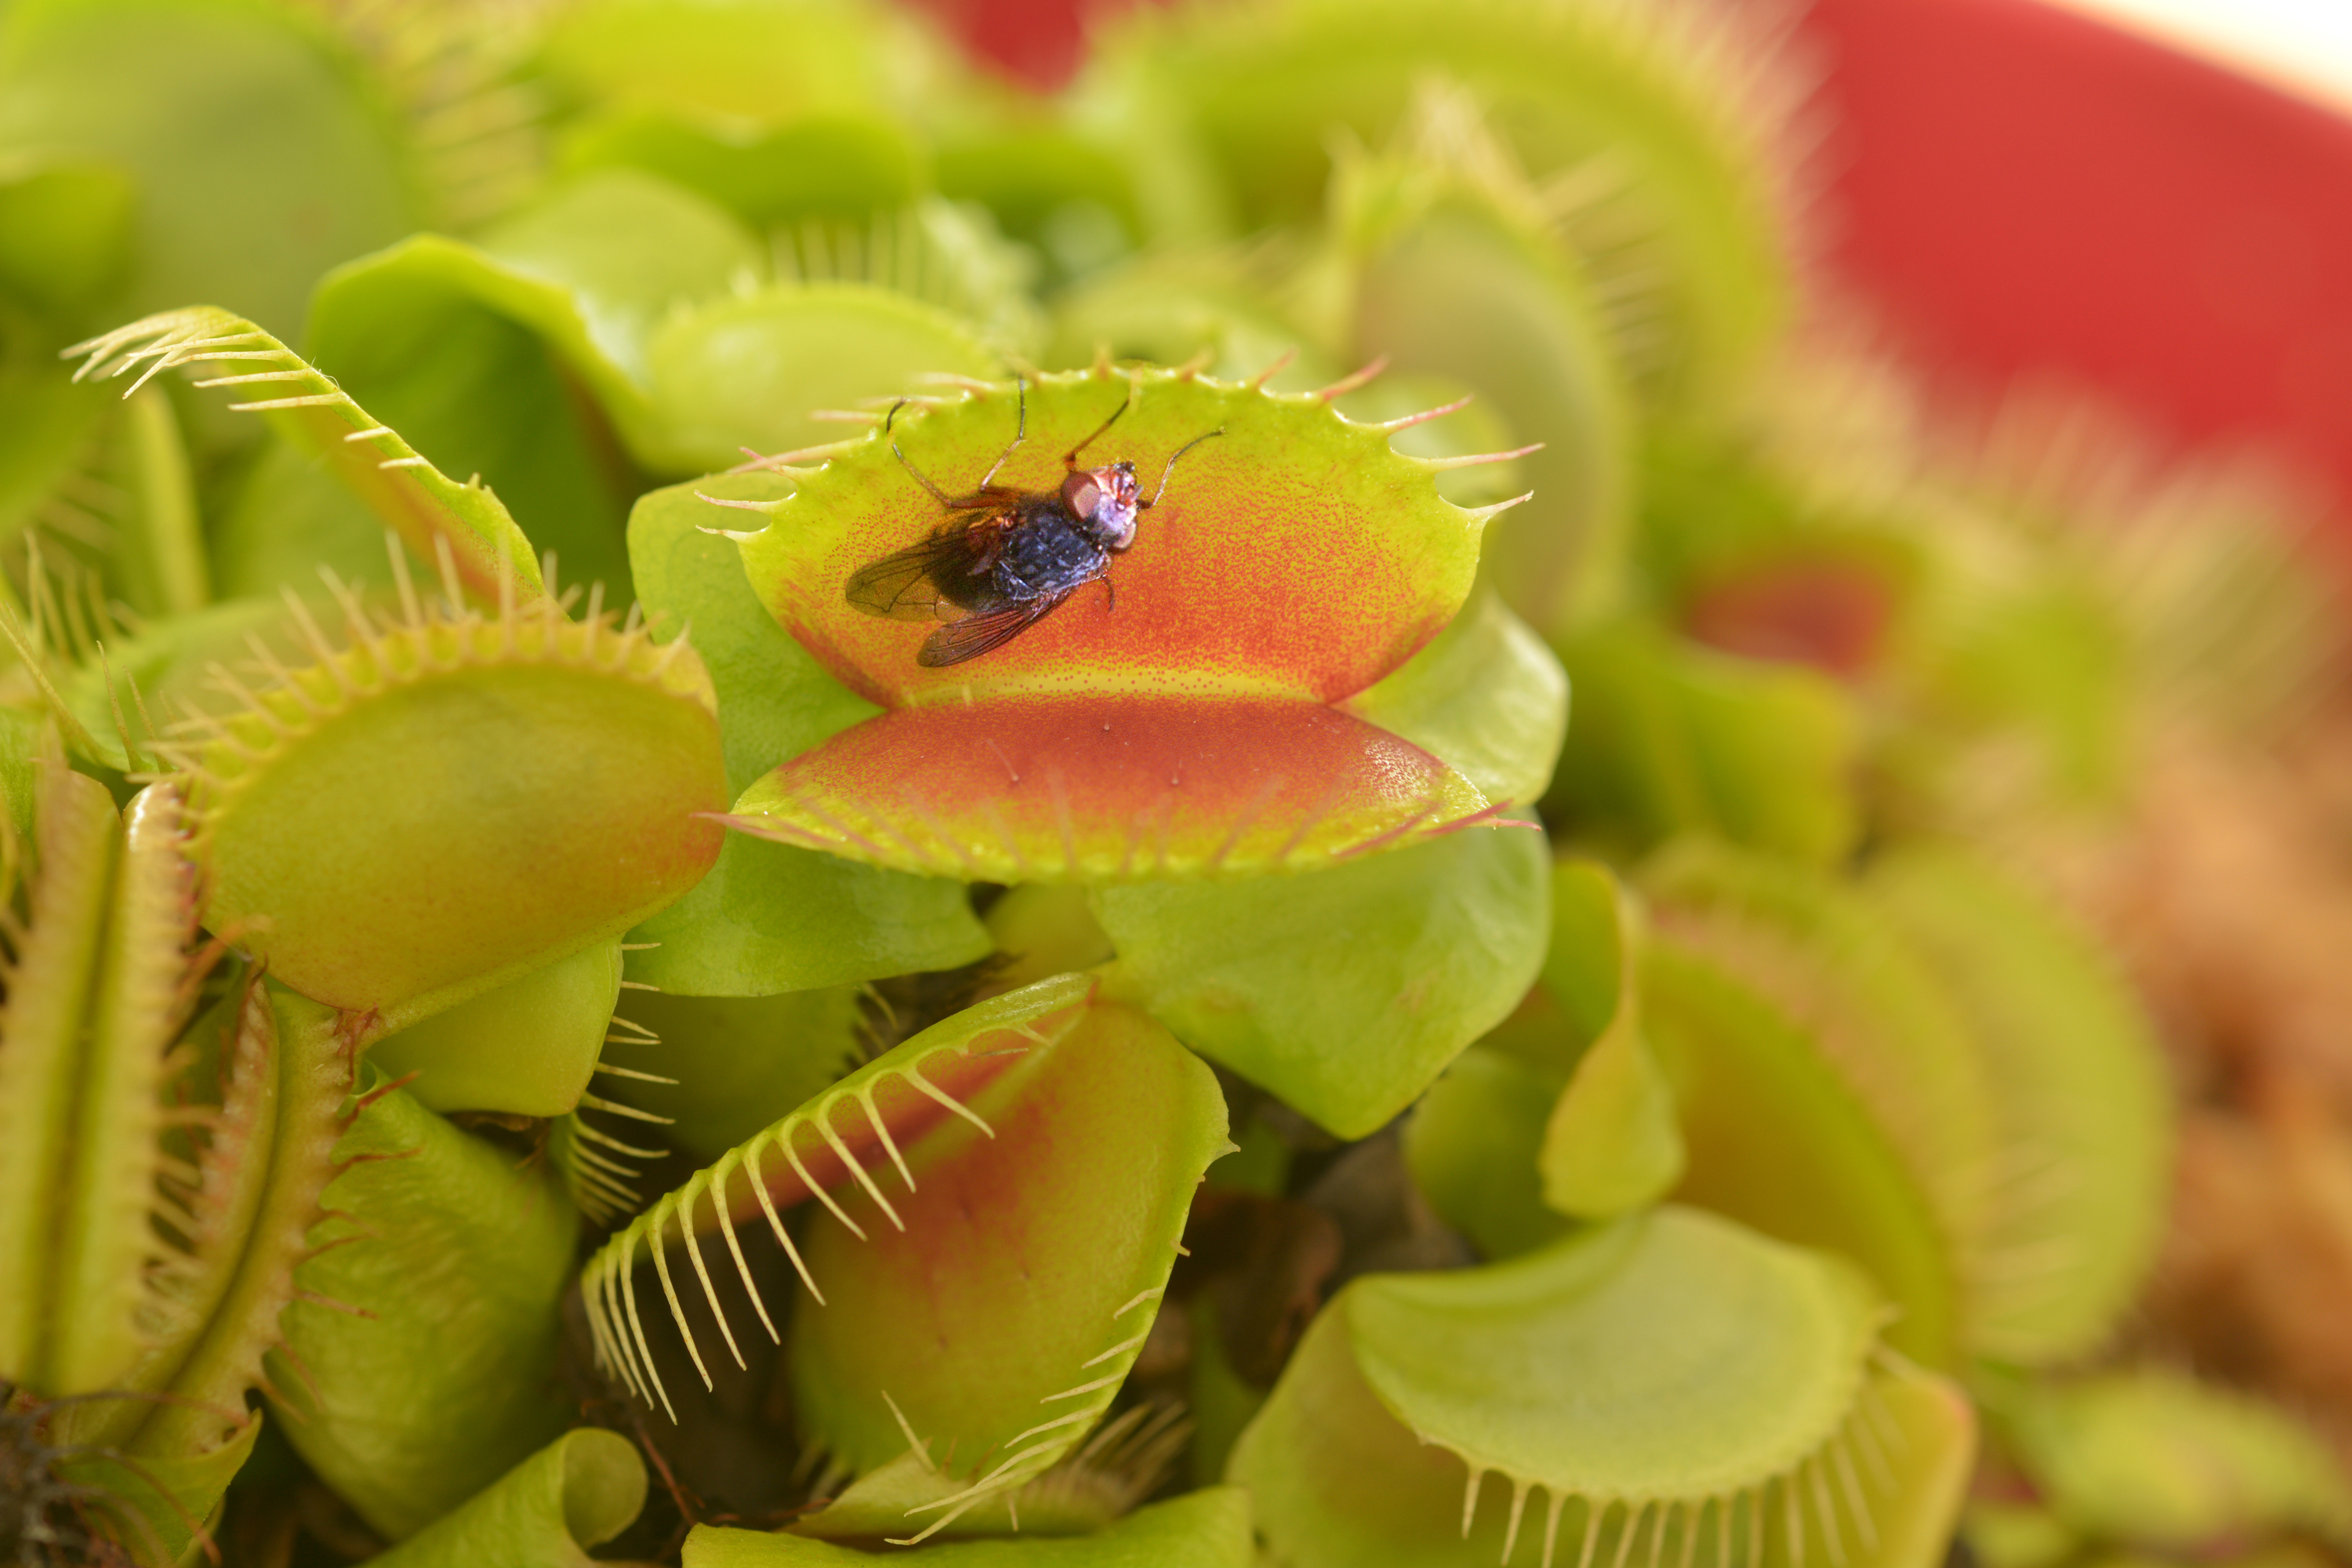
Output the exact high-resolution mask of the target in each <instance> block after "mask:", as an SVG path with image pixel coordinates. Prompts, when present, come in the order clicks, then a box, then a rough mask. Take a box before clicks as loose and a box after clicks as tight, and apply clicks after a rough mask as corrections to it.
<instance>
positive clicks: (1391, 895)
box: [1093, 825, 1549, 1138]
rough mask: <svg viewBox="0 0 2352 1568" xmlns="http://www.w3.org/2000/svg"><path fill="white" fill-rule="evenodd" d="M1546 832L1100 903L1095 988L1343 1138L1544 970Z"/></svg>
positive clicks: (1134, 890)
mask: <svg viewBox="0 0 2352 1568" xmlns="http://www.w3.org/2000/svg"><path fill="white" fill-rule="evenodd" d="M1546 865H1547V862H1546V858H1545V851H1544V843H1543V839H1542V837H1541V835H1540V834H1538V833H1533V832H1529V831H1528V829H1526V828H1524V827H1520V826H1509V825H1506V826H1501V827H1496V828H1493V829H1489V830H1477V831H1465V832H1462V833H1456V834H1454V835H1452V836H1450V837H1444V838H1440V839H1438V840H1436V841H1434V842H1433V843H1427V844H1420V845H1415V846H1414V847H1412V848H1409V849H1399V850H1395V851H1392V852H1391V853H1387V854H1382V855H1376V856H1372V857H1370V858H1365V859H1362V860H1359V861H1356V862H1354V863H1353V864H1349V865H1344V866H1339V867H1337V868H1332V869H1330V870H1325V871H1313V872H1305V873H1301V874H1298V875H1296V876H1289V877H1271V878H1262V879H1257V880H1255V881H1245V882H1221V883H1182V882H1135V883H1129V884H1126V885H1123V886H1119V887H1112V888H1101V889H1096V890H1095V891H1094V893H1093V899H1094V910H1095V918H1096V919H1097V921H1099V922H1100V923H1101V925H1102V928H1103V930H1104V931H1106V932H1108V934H1109V936H1110V939H1111V942H1112V943H1113V945H1114V946H1115V947H1116V948H1117V950H1118V962H1117V963H1114V964H1113V965H1112V967H1111V968H1110V970H1109V971H1108V978H1107V980H1106V982H1105V984H1106V985H1107V986H1108V989H1109V991H1110V992H1111V994H1114V995H1119V996H1124V997H1127V998H1129V999H1130V1000H1132V1001H1133V1002H1134V1003H1135V1004H1136V1005H1138V1006H1140V1007H1141V1008H1143V1009H1144V1010H1145V1011H1146V1012H1149V1013H1150V1015H1151V1016H1153V1017H1155V1018H1158V1019H1159V1020H1160V1022H1162V1023H1164V1024H1166V1025H1167V1026H1169V1028H1171V1029H1172V1030H1173V1031H1175V1033H1176V1037H1178V1038H1179V1039H1181V1040H1182V1041H1183V1042H1184V1043H1185V1044H1187V1045H1189V1046H1191V1047H1192V1048H1193V1049H1194V1050H1196V1051H1199V1052H1200V1053H1201V1054H1202V1055H1203V1056H1206V1057H1208V1058H1210V1059H1212V1060H1213V1061H1215V1062H1217V1063H1219V1064H1221V1065H1222V1066H1224V1067H1227V1068H1232V1069H1233V1070H1234V1071H1235V1072H1237V1073H1239V1074H1241V1075H1242V1076H1243V1077H1244V1078H1245V1079H1249V1080H1250V1081H1251V1082H1253V1083H1255V1084H1257V1085H1258V1086H1260V1087H1261V1088H1264V1089H1269V1090H1271V1091H1272V1092H1273V1093H1275V1094H1276V1095H1277V1096H1279V1097H1280V1098H1281V1099H1282V1100H1284V1101H1285V1102H1286V1103H1287V1104H1289V1105H1291V1106H1292V1107H1294V1108H1295V1109H1297V1110H1300V1111H1302V1112H1304V1113H1305V1114H1306V1115H1307V1116H1308V1117H1310V1118H1312V1119H1313V1120H1314V1121H1317V1122H1319V1123H1320V1124H1321V1125H1322V1126H1324V1127H1325V1128H1327V1129H1328V1130H1329V1131H1332V1132H1334V1133H1336V1134H1338V1135H1339V1136H1340V1137H1342V1138H1360V1137H1363V1136H1365V1135H1366V1134H1368V1133H1370V1132H1372V1131H1377V1130H1378V1129H1379V1128H1380V1127H1381V1125H1382V1124H1383V1123H1385V1122H1387V1121H1389V1119H1390V1118H1391V1117H1393V1116H1394V1115H1396V1114H1397V1112H1399V1111H1400V1110H1403V1109H1404V1108H1405V1107H1406V1106H1408V1105H1410V1104H1411V1103H1412V1101H1413V1100H1415V1099H1416V1098H1418V1097H1419V1096H1420V1094H1421V1092H1422V1091H1423V1089H1426V1088H1427V1087H1428V1086H1429V1084H1430V1082H1431V1080H1432V1079H1434V1078H1435V1077H1436V1076H1437V1074H1438V1073H1439V1072H1440V1071H1441V1070H1443V1069H1444V1066H1445V1064H1446V1063H1447V1062H1449V1061H1451V1060H1453V1059H1454V1057H1455V1056H1456V1055H1457V1054H1458V1053H1459V1052H1460V1051H1461V1049H1462V1047H1465V1046H1466V1045H1468V1044H1469V1043H1470V1042H1471V1041H1472V1040H1475V1039H1476V1038H1477V1037H1479V1036H1480V1035H1483V1034H1485V1033H1486V1031H1487V1030H1488V1029H1489V1028H1492V1027H1493V1026H1495V1025H1496V1023H1498V1022H1500V1021H1501V1020H1502V1018H1503V1017H1504V1016H1505V1015H1507V1014H1508V1013H1509V1012H1510V1010H1511V1008H1512V1007H1513V1006H1514V1005H1516V1004H1517V1001H1518V999H1519V998H1520V996H1521V995H1523V994H1525V993H1526V991H1527V988H1528V984H1530V983H1531V982H1532V981H1533V980H1534V978H1535V975H1536V972H1537V969H1538V965H1539V964H1540V963H1542V959H1543V949H1544V939H1545V935H1546V930H1547V918H1548V915H1549V909H1548V900H1547V899H1546V887H1545V882H1546V877H1545V868H1546Z"/></svg>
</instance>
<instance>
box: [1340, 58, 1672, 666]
mask: <svg viewBox="0 0 2352 1568" xmlns="http://www.w3.org/2000/svg"><path fill="white" fill-rule="evenodd" d="M1419 118H1420V119H1421V120H1422V121H1423V123H1422V124H1421V125H1420V126H1419V128H1418V140H1419V142H1420V145H1419V146H1417V147H1414V148H1413V149H1412V151H1410V152H1408V153H1406V154H1405V155H1403V156H1402V157H1400V158H1395V159H1385V160H1357V161H1354V162H1352V163H1348V164H1343V165H1342V166H1341V169H1340V172H1339V177H1338V179H1337V181H1336V183H1335V191H1334V197H1333V202H1334V205H1335V207H1336V208H1337V209H1338V210H1337V211H1336V212H1335V214H1334V216H1333V225H1334V226H1335V227H1336V228H1337V229H1338V230H1339V232H1340V234H1341V236H1342V239H1341V243H1342V244H1343V245H1345V246H1347V247H1349V252H1350V257H1349V259H1350V261H1351V262H1352V264H1353V268H1354V275H1353V278H1352V279H1351V281H1352V290H1351V294H1352V311H1351V321H1350V323H1349V325H1350V328H1351V333H1350V335H1351V340H1352V341H1353V342H1355V343H1356V344H1357V345H1358V346H1359V347H1360V349H1361V350H1362V351H1363V352H1365V353H1381V354H1382V355H1383V356H1385V357H1387V358H1389V359H1390V360H1391V361H1392V362H1393V363H1395V364H1396V365H1397V366H1398V368H1399V369H1401V370H1403V371H1405V372H1407V373H1421V374H1436V375H1444V376H1448V377H1452V378H1454V379H1456V380H1458V381H1460V382H1462V383H1463V384H1465V385H1467V386H1469V387H1471V388H1473V389H1475V391H1476V392H1477V393H1478V394H1479V395H1481V396H1482V397H1484V398H1486V399H1487V400H1489V401H1490V402H1491V403H1492V405H1494V408H1495V410H1496V412H1497V413H1498V414H1499V415H1500V416H1501V418H1502V420H1503V423H1504V424H1505V425H1506V426H1507V427H1508V428H1509V429H1510V431H1511V432H1512V434H1513V437H1515V443H1516V442H1530V443H1533V442H1540V443H1542V448H1541V450H1539V451H1534V452H1529V453H1528V454H1527V455H1526V456H1525V457H1523V458H1520V459H1519V461H1518V464H1517V467H1518V468H1519V470H1520V473H1521V475H1522V482H1523V484H1524V486H1525V488H1527V489H1531V490H1532V491H1534V499H1533V500H1530V501H1529V503H1528V505H1526V506H1524V507H1521V508H1519V509H1517V510H1516V511H1515V512H1514V513H1513V514H1512V515H1511V517H1510V518H1509V519H1507V521H1503V522H1501V523H1500V524H1498V526H1497V527H1496V531H1495V537H1494V538H1493V540H1492V541H1491V542H1489V543H1488V545H1487V547H1486V552H1485V558H1484V563H1483V564H1484V573H1483V576H1484V580H1485V581H1486V583H1488V584H1491V585H1492V586H1494V587H1495V588H1496V589H1497V590H1498V591H1499V592H1500V593H1501V594H1502V595H1503V597H1504V599H1505V600H1506V601H1507V603H1508V604H1509V605H1511V607H1512V609H1514V610H1515V611H1517V613H1518V614H1520V615H1522V616H1526V617H1527V618H1528V621H1530V622H1531V623H1533V624H1534V626H1536V627H1537V628H1538V630H1541V631H1543V632H1546V633H1548V634H1552V635H1558V634H1559V633H1560V632H1562V631H1565V630H1566V629H1567V628H1569V627H1570V626H1574V625H1576V624H1579V623H1580V622H1583V621H1586V620H1589V619H1591V616H1593V615H1594V614H1595V613H1596V612H1597V611H1599V610H1601V609H1604V608H1607V607H1611V606H1612V605H1615V604H1616V602H1617V601H1618V599H1619V598H1620V597H1621V595H1622V588H1623V582H1622V579H1623V563H1622V555H1623V553H1624V550H1625V535H1626V532H1627V526H1628V523H1629V522H1630V521H1631V519H1630V510H1631V497H1630V491H1631V489H1632V478H1633V476H1632V472H1631V470H1632V467H1633V462H1632V440H1633V435H1632V427H1631V426H1632V421H1631V410H1630V408H1629V407H1628V403H1629V396H1628V393H1627V391H1626V388H1625V386H1624V384H1623V381H1622V374H1621V373H1620V371H1619V369H1618V366H1617V363H1616V362H1615V359H1614V357H1613V356H1612V353H1611V351H1610V345H1609V343H1608V342H1607V324H1606V321H1605V319H1604V318H1603V316H1602V314H1601V309H1600V307H1599V305H1598V303H1597V302H1596V300H1595V295H1594V290H1593V289H1592V288H1591V285H1590V284H1589V283H1588V281H1587V280H1586V279H1585V278H1584V277H1583V276H1582V274H1581V272H1580V268H1579V267H1578V266H1577V264H1576V262H1575V260H1574V258H1571V257H1570V255H1568V254H1567V253H1566V252H1565V251H1564V250H1563V249H1562V248H1561V247H1560V246H1559V243H1558V241H1557V240H1556V239H1555V238H1554V237H1552V236H1550V235H1549V233H1547V232H1545V231H1544V229H1543V227H1542V226H1540V223H1539V221H1538V220H1537V219H1535V218H1533V217H1531V216H1529V214H1530V212H1531V211H1540V203H1539V199H1538V198H1537V197H1536V195H1535V193H1534V191H1533V189H1532V188H1531V187H1528V186H1525V184H1524V183H1523V182H1516V181H1513V180H1512V179H1511V178H1510V176H1509V175H1508V174H1507V173H1505V172H1504V167H1505V165H1506V164H1507V154H1506V153H1501V152H1500V149H1499V148H1497V147H1495V146H1494V145H1492V142H1491V137H1490V133H1488V132H1486V129H1485V127H1484V126H1483V125H1481V124H1480V123H1479V121H1478V119H1477V111H1476V108H1475V104H1466V103H1465V102H1464V101H1463V100H1460V99H1459V97H1458V96H1448V95H1445V94H1436V95H1434V96H1433V98H1432V99H1431V100H1429V101H1428V102H1427V103H1425V104H1424V108H1423V113H1422V115H1421V116H1420V117H1419Z"/></svg>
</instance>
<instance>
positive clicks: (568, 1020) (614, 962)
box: [368, 940, 621, 1116]
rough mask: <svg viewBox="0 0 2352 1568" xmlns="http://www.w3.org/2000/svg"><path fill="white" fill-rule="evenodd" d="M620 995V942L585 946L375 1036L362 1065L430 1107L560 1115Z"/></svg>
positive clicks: (577, 1090)
mask: <svg viewBox="0 0 2352 1568" xmlns="http://www.w3.org/2000/svg"><path fill="white" fill-rule="evenodd" d="M620 994H621V944H620V942H618V941H617V940H614V941H612V942H604V943H601V944H599V945H597V946H594V947H589V948H584V949H583V950H582V951H580V952H576V953H574V954H572V956H571V957H569V958H562V959H558V960H557V961H556V962H555V963H551V964H549V965H547V966H546V967H545V968H543V969H536V970H533V971H531V972H530V973H528V974H525V975H523V976H522V977H521V978H520V979H516V980H509V982H507V983H506V984H504V985H501V986H499V987H498V988H497V989H495V990H492V991H486V992H484V993H482V994H480V995H478V996H475V997H472V998H470V999H469V1000H467V1001H464V1002H460V1003H458V1004H457V1005H456V1006H454V1007H452V1008H450V1009H449V1010H448V1011H446V1012H444V1013H436V1014H434V1015H433V1016H430V1017H428V1018H425V1019H423V1020H421V1021H419V1022H417V1023H415V1024H411V1025H410V1026H408V1027H406V1028H404V1029H403V1030H401V1031H400V1032H399V1033H398V1034H396V1035H393V1036H390V1037H387V1038H385V1039H383V1040H379V1041H378V1042H376V1044H375V1045H373V1047H370V1048H369V1050H368V1061H369V1062H370V1063H371V1064H372V1065H373V1067H374V1068H376V1070H377V1071H379V1072H381V1073H383V1075H384V1076H385V1077H386V1078H388V1079H410V1078H411V1077H412V1075H413V1078H414V1081H412V1082H410V1083H409V1084H408V1091H409V1093H410V1094H412V1095H414V1096H415V1099H416V1102H417V1103H418V1104H420V1105H422V1106H424V1107H425V1109H426V1110H440V1111H451V1110H484V1111H493V1112H497V1113H499V1114H502V1115H508V1116H562V1115H563V1114H564V1113H565V1112H566V1111H569V1110H572V1108H573V1107H575V1106H577V1105H578V1104H579V1103H580V1097H581V1096H582V1095H583V1093H585V1092H586V1091H587V1089H588V1079H589V1075H590V1074H592V1073H593V1072H594V1071H595V1069H596V1061H597V1058H598V1055H599V1053H601V1052H602V1051H603V1050H604V1032H605V1030H606V1029H607V1028H609V1027H610V1026H611V1024H612V1021H613V1007H614V1003H615V1002H617V1001H618V1000H619V999H620Z"/></svg>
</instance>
